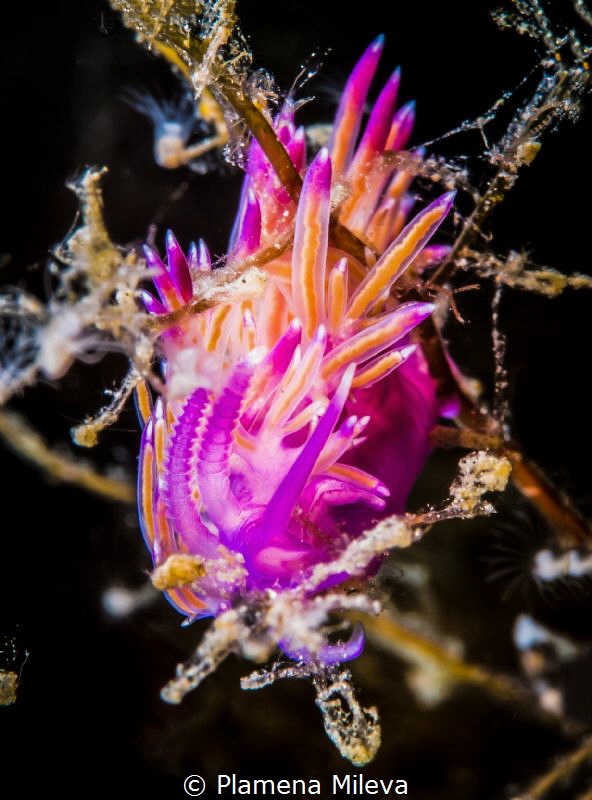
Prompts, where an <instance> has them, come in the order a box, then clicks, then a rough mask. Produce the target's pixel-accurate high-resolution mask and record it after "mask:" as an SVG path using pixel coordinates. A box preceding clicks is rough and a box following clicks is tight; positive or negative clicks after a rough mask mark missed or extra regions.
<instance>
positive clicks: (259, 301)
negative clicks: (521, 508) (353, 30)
mask: <svg viewBox="0 0 592 800" xmlns="http://www.w3.org/2000/svg"><path fill="white" fill-rule="evenodd" d="M381 49H382V38H379V39H377V40H376V41H375V42H374V43H373V44H371V45H370V47H369V48H368V49H367V50H366V52H365V53H364V55H363V56H362V58H361V59H360V61H359V62H358V64H357V65H356V67H355V68H354V70H353V72H352V74H351V77H350V78H349V80H348V82H347V84H346V87H345V90H344V93H343V95H342V98H341V102H340V104H339V108H338V111H337V116H336V120H335V124H334V126H333V132H332V136H331V140H330V142H329V146H328V148H323V149H321V150H320V151H319V152H318V153H317V154H316V156H315V157H314V159H313V160H312V162H311V163H310V164H309V165H307V164H306V148H305V136H304V130H303V129H302V128H297V127H296V125H295V122H294V109H293V106H292V104H291V103H290V102H289V101H288V102H286V103H285V105H284V107H283V108H282V110H281V111H280V113H279V114H278V115H277V117H276V119H275V121H274V128H275V130H276V132H277V135H278V137H279V139H280V141H281V142H282V144H283V145H284V147H285V149H286V151H287V153H288V155H289V156H290V158H291V160H292V162H293V164H294V166H295V168H296V169H297V170H298V172H299V173H300V174H301V175H302V178H303V187H302V192H301V195H300V198H299V201H298V203H297V204H295V203H294V202H293V201H292V200H291V198H290V196H289V195H288V193H287V192H286V190H285V189H284V188H283V187H282V185H281V184H280V183H279V180H278V178H277V176H276V174H275V172H274V170H273V169H272V167H271V164H270V163H269V162H268V161H267V158H266V157H265V155H264V153H263V151H262V150H261V148H260V146H259V145H258V144H257V142H253V143H252V144H251V147H250V152H249V156H248V162H247V167H246V177H245V181H244V188H243V191H242V196H241V202H240V208H239V212H238V215H237V221H236V223H235V226H234V229H233V232H232V235H231V240H230V249H229V254H228V257H227V263H229V264H238V263H240V262H241V261H244V260H245V259H248V258H249V256H252V255H253V254H254V253H256V252H257V251H258V250H260V249H262V248H269V247H270V246H272V245H275V244H277V243H284V242H286V240H288V239H289V237H290V236H293V238H292V239H291V244H289V245H288V247H284V248H283V249H282V250H280V253H281V254H280V255H279V256H278V257H277V258H275V259H273V260H271V261H268V262H267V263H266V264H265V265H264V266H263V267H262V268H261V269H262V270H263V271H264V272H265V274H266V280H265V281H264V284H262V285H261V286H259V288H258V290H257V291H254V292H250V293H249V292H245V293H244V294H242V293H237V295H236V297H233V299H229V300H228V301H224V302H220V303H218V304H217V305H215V306H214V307H213V308H210V309H208V310H206V311H203V312H200V313H195V314H187V315H185V316H183V317H181V321H179V322H176V323H175V325H174V327H171V329H170V330H169V331H167V332H166V334H165V335H163V337H162V339H161V342H162V345H161V354H162V360H163V363H164V365H165V366H164V374H165V376H166V382H165V391H164V393H163V395H162V397H160V398H158V400H157V401H156V402H155V404H154V406H153V407H152V408H151V410H150V411H149V413H147V414H146V424H145V427H144V431H143V435H142V443H141V453H140V470H139V487H138V492H139V505H140V516H141V522H142V528H143V533H144V537H145V540H146V543H147V545H148V547H149V548H150V551H151V553H152V556H153V560H154V564H155V566H156V567H158V566H160V565H162V564H164V563H165V562H166V561H167V559H168V558H169V557H170V556H173V555H176V554H186V555H187V556H195V557H198V558H200V559H202V560H203V563H204V565H205V568H204V572H205V574H202V575H200V576H199V578H197V579H195V580H192V581H191V582H188V583H182V582H179V583H177V584H175V585H171V586H169V588H168V589H167V596H168V598H169V600H170V601H171V602H172V603H173V605H175V606H176V608H177V609H178V610H179V611H180V612H181V613H182V614H184V615H185V616H186V617H187V618H188V619H190V620H191V619H194V618H196V617H199V616H206V615H218V614H220V613H222V612H223V611H225V610H227V609H228V608H230V607H231V606H232V604H233V603H234V602H235V601H236V599H237V597H240V596H244V595H247V594H248V593H250V592H257V591H264V590H268V589H273V590H276V591H282V590H288V589H292V588H294V587H297V586H298V585H299V584H300V583H301V582H302V581H303V580H304V579H305V578H306V576H307V575H308V574H309V573H310V571H311V569H312V568H313V567H314V566H315V565H317V564H319V563H321V562H329V561H332V560H334V559H335V558H336V557H337V556H338V555H339V554H340V553H342V552H343V550H344V549H345V547H346V546H347V545H348V543H349V542H351V540H352V539H353V538H354V537H357V536H359V535H360V534H361V533H362V532H363V531H364V530H367V529H368V528H369V527H370V526H371V525H372V524H373V523H374V522H375V521H377V520H378V519H380V518H382V517H384V516H386V515H389V514H393V513H400V512H402V511H403V510H404V507H405V503H406V500H407V496H408V494H409V491H410V489H411V487H412V485H413V483H414V482H415V480H416V478H417V476H418V474H419V472H420V470H421V469H422V467H423V464H424V462H425V459H426V457H427V455H428V453H429V450H430V445H429V434H430V431H431V429H432V428H433V426H434V425H435V423H436V421H437V419H438V416H439V412H440V401H439V399H438V398H437V396H436V386H435V382H434V380H433V379H432V378H431V377H430V375H429V372H428V369H427V364H426V361H425V358H424V355H423V353H422V351H421V347H420V346H419V345H418V344H417V343H416V342H415V341H414V334H413V331H414V329H415V328H416V326H417V325H418V324H419V323H421V322H422V321H423V320H425V319H426V318H427V317H428V316H429V315H430V314H431V313H432V311H433V306H432V305H431V304H430V303H424V302H406V303H402V304H399V303H397V301H396V300H395V299H394V298H393V296H392V293H391V291H390V290H391V287H392V286H393V284H394V283H395V282H396V281H397V280H398V279H399V278H400V276H401V275H402V274H403V273H404V272H405V271H406V270H407V269H408V268H409V267H411V266H412V265H413V269H415V270H417V269H421V268H423V267H425V266H426V265H429V264H430V263H435V262H436V261H437V260H439V259H442V258H443V257H444V256H445V254H446V252H447V248H446V247H444V246H442V245H439V246H438V245H436V246H428V242H429V241H430V239H431V238H432V236H433V235H434V233H435V232H436V231H437V229H438V227H439V225H440V223H441V222H442V220H443V219H444V218H445V216H446V215H447V213H448V211H449V209H450V207H451V205H452V202H453V193H447V194H444V195H442V196H441V197H439V198H437V199H436V200H435V201H434V202H432V203H431V204H430V205H428V206H427V208H425V209H423V210H422V211H420V212H419V213H418V214H417V215H416V216H415V217H413V218H412V219H411V220H410V221H409V222H407V216H408V214H409V211H410V208H411V205H412V202H413V201H412V198H411V196H410V195H409V193H408V191H407V190H408V188H409V184H410V182H411V180H412V177H413V175H412V174H411V171H410V170H405V169H404V168H402V167H398V168H397V167H396V166H395V165H394V162H393V160H392V159H390V160H389V159H385V158H384V153H385V152H387V151H392V150H402V149H404V148H405V146H406V144H407V141H408V138H409V136H410V133H411V128H412V125H413V117H414V107H413V104H412V103H409V104H407V105H405V106H403V107H402V108H400V109H399V110H397V108H396V97H397V91H398V87H399V81H400V73H399V70H397V71H396V72H395V73H393V75H392V76H391V77H390V78H389V80H388V81H387V83H386V85H385V87H384V89H383V90H382V92H381V93H380V94H379V97H378V100H377V102H376V104H375V106H374V108H373V110H372V111H371V113H370V116H369V118H368V121H367V123H366V125H365V128H364V130H363V132H362V134H361V136H359V131H360V129H361V123H362V117H363V108H364V104H365V102H366V97H367V94H368V91H369V87H370V83H371V81H372V78H373V76H374V73H375V71H376V68H377V64H378V60H379V57H380V52H381ZM415 156H416V158H417V159H419V158H420V157H421V153H415ZM336 185H339V186H340V187H342V186H344V185H345V186H346V187H347V191H346V192H345V199H344V200H342V202H341V203H340V205H339V210H338V214H339V221H340V223H341V224H342V225H344V226H345V227H347V228H349V229H350V230H351V231H352V232H353V233H354V234H355V235H356V236H358V237H359V238H360V239H361V240H362V241H364V242H366V243H367V244H368V245H370V247H371V248H372V250H373V251H374V253H376V254H378V255H377V257H376V258H374V257H373V256H372V255H371V251H370V249H369V250H368V254H369V256H368V261H369V266H368V265H364V264H362V263H361V262H359V261H358V260H357V259H356V258H354V257H353V256H352V255H350V254H349V253H346V252H344V251H341V250H338V249H337V248H336V247H334V246H333V245H332V244H331V243H330V241H329V223H330V214H331V199H332V189H333V188H334V187H335V186H336ZM145 252H146V261H147V266H148V267H149V268H150V269H151V271H152V274H153V275H154V277H153V283H154V286H155V289H156V293H157V295H158V296H154V295H152V294H151V293H149V292H147V291H144V292H143V300H144V304H145V307H146V310H147V311H148V312H149V313H151V314H155V315H160V314H164V313H168V312H170V311H174V310H176V309H179V308H181V307H182V306H184V305H185V304H186V303H188V302H189V301H190V300H191V298H192V295H193V286H194V284H196V283H197V282H198V281H199V279H200V277H202V278H203V276H204V275H207V274H208V273H209V272H210V271H211V270H212V263H211V259H210V255H209V253H208V250H207V247H206V246H205V244H204V243H203V242H201V241H200V242H199V244H198V245H192V246H191V247H190V249H189V252H188V253H187V255H185V254H184V253H183V251H182V249H181V247H180V246H179V244H178V242H177V240H176V239H175V237H174V235H173V234H172V233H170V232H169V233H168V234H167V237H166V254H167V256H166V260H161V258H160V257H159V255H158V254H157V253H156V252H155V251H154V250H153V249H151V248H148V247H146V250H145ZM208 565H209V566H208ZM348 577H349V576H348V575H346V574H339V575H337V576H334V579H333V580H332V583H333V585H335V584H339V583H343V582H344V581H345V580H347V578H348ZM323 588H326V586H325V587H323ZM280 644H281V643H280ZM282 646H284V645H282ZM362 647H363V634H362V632H361V631H360V630H359V629H356V630H355V631H354V634H353V636H352V638H351V639H350V641H349V642H347V643H344V644H340V645H328V644H327V645H326V646H325V647H324V648H322V649H321V650H320V651H319V652H318V653H314V654H310V653H307V652H303V651H297V652H292V651H290V647H289V645H288V644H286V645H285V646H284V649H285V651H286V652H287V654H288V655H291V656H292V657H293V658H304V659H305V658H309V657H315V658H317V659H318V660H320V661H322V662H324V663H332V662H335V661H341V660H347V659H348V658H353V657H355V656H356V655H358V654H359V652H360V651H361V649H362Z"/></svg>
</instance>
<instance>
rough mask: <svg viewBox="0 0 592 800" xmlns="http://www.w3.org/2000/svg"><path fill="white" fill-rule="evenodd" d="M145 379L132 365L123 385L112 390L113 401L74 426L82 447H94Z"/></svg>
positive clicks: (73, 432) (75, 436)
mask: <svg viewBox="0 0 592 800" xmlns="http://www.w3.org/2000/svg"><path fill="white" fill-rule="evenodd" d="M142 380H143V377H142V375H140V373H139V372H138V371H137V370H136V369H135V368H134V367H131V368H130V371H129V372H128V373H127V375H126V376H125V378H124V379H123V382H122V384H121V386H120V387H119V388H118V389H116V390H115V391H113V392H111V395H112V398H111V402H110V403H108V404H107V405H106V406H104V407H103V408H102V409H101V410H100V411H99V412H98V414H97V415H96V416H94V417H90V418H88V419H85V420H84V422H82V423H81V424H80V425H77V426H76V427H75V428H72V430H71V434H72V439H73V440H74V441H75V442H76V444H78V445H80V446H81V447H94V446H95V445H96V444H97V442H98V439H99V433H100V432H101V431H103V430H105V428H108V427H109V425H113V423H114V422H115V421H116V420H117V419H118V417H119V415H120V414H121V412H122V411H123V408H124V406H125V404H126V402H127V400H128V398H129V396H130V395H131V393H132V392H133V391H134V389H135V388H136V386H137V385H138V384H139V383H140V381H142Z"/></svg>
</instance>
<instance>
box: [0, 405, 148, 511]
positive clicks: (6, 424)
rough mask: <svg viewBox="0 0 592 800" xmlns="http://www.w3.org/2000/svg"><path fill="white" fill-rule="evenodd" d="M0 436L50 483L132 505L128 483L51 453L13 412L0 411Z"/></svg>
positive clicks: (131, 493) (69, 458)
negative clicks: (57, 482)
mask: <svg viewBox="0 0 592 800" xmlns="http://www.w3.org/2000/svg"><path fill="white" fill-rule="evenodd" d="M0 436H1V437H2V438H3V439H4V441H5V442H6V443H7V444H8V445H9V446H10V447H11V448H12V449H13V450H14V451H15V452H16V453H17V454H18V455H20V456H22V457H23V458H25V459H26V460H27V461H30V462H32V463H33V464H34V465H35V466H37V467H39V468H40V469H41V470H42V471H43V472H44V473H46V474H47V476H48V477H50V478H52V479H53V480H57V481H62V482H64V483H72V484H74V485H76V486H80V487H81V488H82V489H87V490H88V491H90V492H94V493H95V494H99V495H101V496H103V497H107V498H108V499H109V500H118V501H119V502H122V503H134V502H135V487H134V485H133V484H132V483H131V482H127V481H126V480H124V479H118V478H109V477H107V476H105V475H99V474H98V473H97V472H95V470H94V469H93V468H92V467H89V466H88V464H82V463H80V462H79V461H76V460H75V459H73V458H71V457H69V456H66V455H62V454H61V453H57V452H56V451H55V450H52V449H51V448H49V447H48V446H47V444H46V443H45V442H44V441H43V439H42V438H41V436H40V435H39V434H38V433H37V431H35V430H33V429H32V428H31V427H30V426H29V424H28V423H27V422H26V421H25V420H24V419H23V417H21V416H20V415H19V414H16V413H15V412H13V411H6V410H3V411H0Z"/></svg>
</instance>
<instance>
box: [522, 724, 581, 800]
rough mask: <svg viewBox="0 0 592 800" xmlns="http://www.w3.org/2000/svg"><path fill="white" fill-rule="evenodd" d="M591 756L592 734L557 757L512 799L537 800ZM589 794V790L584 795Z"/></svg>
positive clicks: (564, 779)
mask: <svg viewBox="0 0 592 800" xmlns="http://www.w3.org/2000/svg"><path fill="white" fill-rule="evenodd" d="M590 758H592V736H588V737H586V739H584V741H583V742H582V743H581V744H580V746H579V747H578V748H577V749H576V750H574V751H573V752H572V753H569V754H568V755H566V756H563V758H561V759H559V761H557V762H556V763H555V764H554V765H553V767H551V769H550V770H549V771H548V772H546V773H545V774H544V775H542V776H541V777H540V778H537V780H536V781H535V782H534V783H533V784H531V786H529V788H528V789H527V790H526V791H525V792H522V793H521V794H519V795H516V796H515V797H514V798H513V800H539V799H540V798H541V797H544V796H545V795H546V794H547V792H548V791H550V790H551V789H553V787H555V786H556V785H557V784H558V783H560V782H561V781H566V780H567V779H568V778H569V777H570V776H571V775H572V774H573V773H574V772H575V771H576V770H577V769H578V767H580V766H581V765H582V764H583V763H584V762H585V761H588V759H590ZM588 796H590V792H588V793H587V794H585V795H584V797H588Z"/></svg>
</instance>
